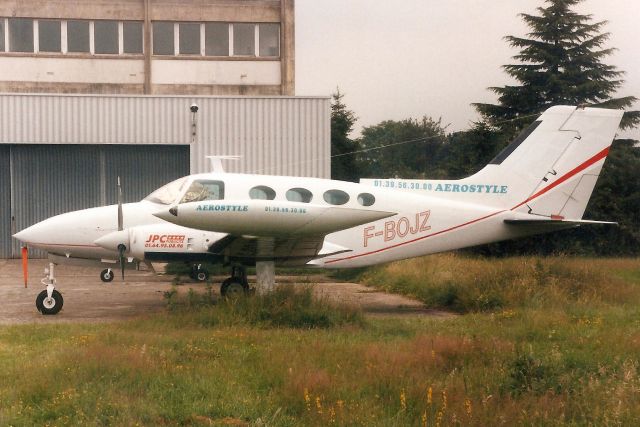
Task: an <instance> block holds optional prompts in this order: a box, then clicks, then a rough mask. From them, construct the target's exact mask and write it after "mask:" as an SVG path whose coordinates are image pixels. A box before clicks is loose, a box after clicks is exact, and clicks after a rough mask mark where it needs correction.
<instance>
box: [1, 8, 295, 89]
mask: <svg viewBox="0 0 640 427" xmlns="http://www.w3.org/2000/svg"><path fill="white" fill-rule="evenodd" d="M10 17H24V18H34V19H38V18H40V19H47V18H48V19H62V20H67V19H86V20H100V19H111V20H120V21H142V22H144V36H145V37H144V54H140V55H122V54H120V55H114V56H109V55H95V54H77V53H74V54H70V53H54V54H51V53H48V54H47V53H12V52H8V51H7V52H0V92H7V93H11V92H27V93H33V92H45V93H56V92H58V93H99V94H109V93H131V94H194V95H196V94H202V95H288V96H290V95H294V93H295V73H294V70H295V61H294V57H295V51H294V49H295V40H294V38H295V31H294V0H253V1H249V0H185V1H166V0H111V1H100V0H77V1H73V2H71V1H68V0H53V1H51V0H20V1H18V0H15V1H7V0H4V1H1V0H0V19H3V18H10ZM153 21H172V22H212V21H217V22H229V23H242V22H247V23H278V24H280V38H281V40H280V55H279V57H274V58H270V57H266V58H258V57H235V56H234V57H204V56H195V57H184V56H179V57H166V56H156V55H152V44H151V34H152V33H151V27H152V22H153ZM7 31H8V30H7ZM7 50H8V48H7Z"/></svg>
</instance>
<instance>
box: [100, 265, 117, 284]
mask: <svg viewBox="0 0 640 427" xmlns="http://www.w3.org/2000/svg"><path fill="white" fill-rule="evenodd" d="M114 276H115V275H114V274H113V270H112V269H110V268H105V269H104V270H102V272H100V280H102V281H103V282H104V283H109V282H112V281H113V277H114Z"/></svg>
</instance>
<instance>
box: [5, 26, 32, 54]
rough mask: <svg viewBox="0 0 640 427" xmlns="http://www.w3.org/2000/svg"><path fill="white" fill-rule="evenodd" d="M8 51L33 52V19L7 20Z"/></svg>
mask: <svg viewBox="0 0 640 427" xmlns="http://www.w3.org/2000/svg"><path fill="white" fill-rule="evenodd" d="M9 48H10V49H9V50H10V51H11V52H33V19H21V18H11V19H9Z"/></svg>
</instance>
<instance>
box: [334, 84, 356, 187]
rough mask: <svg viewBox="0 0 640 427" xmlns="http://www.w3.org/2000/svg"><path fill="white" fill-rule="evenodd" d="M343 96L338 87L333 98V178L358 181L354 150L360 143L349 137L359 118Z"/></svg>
mask: <svg viewBox="0 0 640 427" xmlns="http://www.w3.org/2000/svg"><path fill="white" fill-rule="evenodd" d="M342 98H344V94H342V93H340V89H337V90H336V93H334V94H333V95H332V99H331V178H332V179H340V180H343V181H357V180H358V178H359V173H358V170H357V168H356V155H355V154H354V151H357V148H358V145H357V143H356V141H353V140H352V139H350V138H349V134H350V133H351V132H352V131H353V125H354V124H355V123H356V120H357V118H356V115H355V114H354V112H353V111H350V110H348V109H347V106H346V105H345V104H344V102H343V101H342Z"/></svg>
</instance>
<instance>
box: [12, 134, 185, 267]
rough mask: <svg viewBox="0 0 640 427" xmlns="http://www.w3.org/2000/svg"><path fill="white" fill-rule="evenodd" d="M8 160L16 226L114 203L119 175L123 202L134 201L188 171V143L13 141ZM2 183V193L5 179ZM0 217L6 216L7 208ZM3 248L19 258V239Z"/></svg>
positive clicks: (37, 254) (23, 225)
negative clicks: (128, 143)
mask: <svg viewBox="0 0 640 427" xmlns="http://www.w3.org/2000/svg"><path fill="white" fill-rule="evenodd" d="M9 160H10V163H11V167H10V168H9V169H10V171H11V174H10V180H7V181H6V182H7V183H9V182H10V183H11V186H10V188H11V189H12V190H10V191H12V192H13V194H12V195H10V196H9V197H10V200H12V202H11V203H10V204H9V205H10V206H11V211H10V214H9V216H10V217H11V216H13V217H14V218H15V220H14V225H13V227H14V229H15V231H20V230H23V229H25V228H27V227H29V226H30V225H33V224H35V223H37V222H39V221H42V220H44V219H46V218H49V217H51V216H54V215H58V214H61V213H65V212H70V211H74V210H78V209H86V208H90V207H95V206H104V205H110V204H114V203H116V202H117V187H116V182H117V177H118V176H120V177H121V181H122V189H123V193H124V194H123V196H124V197H123V198H124V201H125V202H134V201H139V200H141V199H142V198H144V197H145V196H146V195H148V194H149V193H151V192H152V191H153V190H155V189H156V188H158V187H160V186H161V185H164V184H166V183H167V182H169V181H172V180H174V179H177V178H179V177H181V176H185V175H188V174H189V146H183V145H162V146H150V145H55V146H53V145H11V146H10V153H9ZM3 169H4V168H3ZM0 182H2V184H0V186H1V187H3V188H2V189H0V197H3V196H2V195H3V192H4V191H5V190H4V187H7V184H5V183H4V180H3V181H0ZM1 218H2V219H1V221H2V222H3V223H4V222H6V220H5V218H7V219H8V217H7V216H5V213H4V212H2V217H1ZM3 241H4V242H6V240H0V242H3ZM0 245H1V243H0ZM2 246H6V243H5V244H4V245H2ZM3 250H4V253H5V257H14V258H17V257H19V256H20V243H19V242H18V241H15V240H13V239H9V248H8V249H7V248H6V247H5V248H2V247H0V252H3ZM7 252H9V254H7ZM30 254H31V256H33V257H44V256H45V254H44V253H42V252H40V251H35V250H32V251H30Z"/></svg>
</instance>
